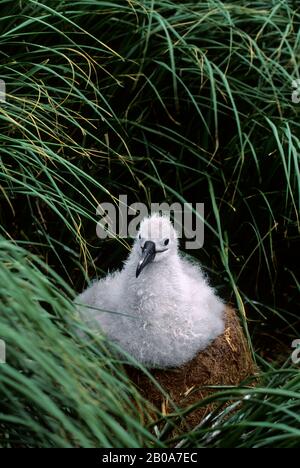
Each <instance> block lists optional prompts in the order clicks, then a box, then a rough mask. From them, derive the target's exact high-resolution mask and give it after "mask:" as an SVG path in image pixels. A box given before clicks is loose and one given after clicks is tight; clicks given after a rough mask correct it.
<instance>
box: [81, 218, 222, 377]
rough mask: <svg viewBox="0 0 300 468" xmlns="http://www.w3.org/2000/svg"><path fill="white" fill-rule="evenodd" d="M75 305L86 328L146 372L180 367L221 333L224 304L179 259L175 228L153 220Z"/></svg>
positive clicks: (144, 224)
mask: <svg viewBox="0 0 300 468" xmlns="http://www.w3.org/2000/svg"><path fill="white" fill-rule="evenodd" d="M167 239H168V241H167ZM147 241H148V242H147ZM149 241H150V242H149ZM146 242H147V244H146V245H145V243H146ZM166 244H167V245H166ZM154 248H155V257H154V258H153V255H154V251H153V249H154ZM146 257H147V258H146ZM145 258H146V259H145ZM138 265H140V266H139V267H138ZM137 267H138V271H137ZM137 275H138V277H137ZM76 303H80V304H82V306H79V307H78V310H79V312H80V316H81V317H82V319H83V320H84V321H85V322H86V323H87V325H88V326H89V327H91V328H93V329H98V330H102V331H103V332H104V333H105V335H106V336H107V337H108V338H109V339H110V340H112V341H114V342H116V343H117V344H118V345H119V346H120V347H121V348H122V349H124V350H125V351H126V352H128V353H129V354H131V355H132V356H133V357H134V358H135V359H137V360H138V361H139V362H141V363H142V364H144V365H145V366H148V367H162V368H167V367H177V366H180V365H183V364H185V363H186V362H188V361H190V360H191V359H192V358H193V357H194V356H195V355H196V354H197V352H199V351H200V350H203V349H205V348H206V347H207V346H208V345H209V344H210V343H211V342H212V340H214V339H215V338H216V337H217V336H219V335H220V334H222V333H223V331H224V318H223V315H224V303H223V302H222V301H221V300H220V299H219V298H218V297H217V296H216V294H215V292H214V290H213V289H212V288H211V287H210V286H209V285H208V283H207V281H206V279H205V277H204V275H203V273H202V272H201V270H200V268H199V267H198V266H197V265H195V264H193V263H191V262H189V261H188V260H186V259H185V258H184V257H182V256H181V255H180V253H179V251H178V240H177V234H176V231H175V229H174V228H173V226H172V224H171V222H170V221H169V220H168V219H167V218H165V217H162V216H159V215H152V216H151V217H149V218H145V219H144V220H143V221H142V223H141V226H140V230H139V233H138V236H137V238H136V240H135V242H134V245H133V248H132V251H131V253H130V255H129V257H128V259H127V260H126V262H125V264H124V267H123V269H122V270H121V271H117V272H115V273H113V274H109V275H107V276H106V277H105V278H104V279H101V280H100V281H97V282H95V283H93V284H92V285H91V286H90V287H89V288H88V289H87V290H86V291H85V292H83V293H82V294H81V295H80V296H78V298H77V299H76ZM101 309H102V310H101ZM109 311H111V312H118V313H117V314H116V313H110V312H109ZM123 314H125V315H123Z"/></svg>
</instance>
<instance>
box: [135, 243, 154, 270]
mask: <svg viewBox="0 0 300 468" xmlns="http://www.w3.org/2000/svg"><path fill="white" fill-rule="evenodd" d="M154 257H155V243H154V242H152V241H146V242H145V244H144V247H143V253H142V258H141V260H140V261H139V263H138V266H137V269H136V275H135V276H136V278H137V277H138V276H139V275H140V273H141V271H142V270H143V269H144V268H145V266H146V265H148V263H150V262H152V261H153V260H154Z"/></svg>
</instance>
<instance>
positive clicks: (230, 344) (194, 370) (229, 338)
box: [127, 307, 257, 427]
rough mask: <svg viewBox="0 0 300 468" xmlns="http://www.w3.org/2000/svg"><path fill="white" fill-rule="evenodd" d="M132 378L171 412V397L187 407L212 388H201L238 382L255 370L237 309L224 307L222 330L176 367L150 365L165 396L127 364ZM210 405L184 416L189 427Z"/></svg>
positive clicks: (208, 410)
mask: <svg viewBox="0 0 300 468" xmlns="http://www.w3.org/2000/svg"><path fill="white" fill-rule="evenodd" d="M127 372H128V375H129V377H130V378H131V380H132V381H133V382H134V383H135V384H136V385H137V387H138V388H139V390H140V392H141V393H142V395H143V396H144V397H145V398H146V399H147V400H148V401H149V402H150V403H152V404H153V405H154V406H156V407H157V408H158V409H159V410H162V411H163V412H164V413H165V414H168V413H170V412H172V405H171V404H170V401H173V402H174V403H175V404H176V405H177V406H178V407H180V408H186V407H188V406H190V405H192V404H195V403H197V402H198V401H199V400H202V399H203V398H205V397H207V396H208V395H209V394H210V393H211V392H212V390H211V389H209V388H203V387H206V386H212V385H238V384H240V383H241V382H242V381H243V380H245V379H246V378H247V377H250V376H253V375H255V374H256V372H257V368H256V366H255V364H254V361H253V358H252V355H251V352H250V349H249V346H248V343H247V340H246V338H245V336H244V332H243V330H242V327H241V325H240V322H239V319H238V317H237V315H236V312H235V311H234V310H233V309H232V308H230V307H227V308H226V324H225V332H224V334H223V335H221V336H219V337H218V338H217V339H216V340H215V341H214V342H213V343H212V344H211V345H210V346H209V347H208V348H207V349H205V350H204V351H202V352H200V353H198V354H197V356H196V357H195V358H194V359H193V360H192V361H190V362H189V363H187V364H185V365H184V366H181V367H179V368H176V369H168V370H161V369H152V370H151V371H150V373H151V375H152V376H153V377H154V378H155V379H156V380H157V382H158V383H159V385H160V386H161V387H162V388H163V389H164V390H165V392H166V393H167V394H168V396H169V398H168V399H167V400H166V398H165V396H164V395H162V393H161V392H160V390H159V389H158V388H157V387H156V386H155V384H154V383H153V382H151V380H150V379H149V378H148V377H147V376H146V375H145V374H144V373H143V372H142V371H140V370H139V369H137V368H133V367H127ZM212 409H213V405H208V406H205V407H201V408H198V409H196V410H195V411H193V412H192V413H190V414H189V415H188V417H187V419H186V423H188V424H189V425H190V426H191V427H194V426H196V425H197V424H199V422H200V421H201V420H202V419H203V418H204V417H205V415H206V414H207V413H208V412H210V411H211V410H212Z"/></svg>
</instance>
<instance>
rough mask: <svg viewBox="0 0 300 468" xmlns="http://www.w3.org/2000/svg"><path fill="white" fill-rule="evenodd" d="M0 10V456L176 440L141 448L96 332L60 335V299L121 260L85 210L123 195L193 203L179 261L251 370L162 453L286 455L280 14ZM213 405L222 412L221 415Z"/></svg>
mask: <svg viewBox="0 0 300 468" xmlns="http://www.w3.org/2000/svg"><path fill="white" fill-rule="evenodd" d="M0 11H1V17H0V78H1V79H4V80H5V82H6V88H7V97H6V102H5V103H2V102H1V103H0V147H1V150H0V151H1V153H0V188H1V192H0V193H1V195H0V196H1V213H0V225H1V239H0V247H1V249H0V255H1V266H0V275H1V279H2V281H1V283H0V284H1V286H0V291H1V302H2V306H1V317H0V339H5V340H6V341H7V343H8V364H6V365H3V366H2V365H1V367H0V371H1V372H0V393H1V401H2V403H1V409H0V437H1V440H0V444H1V445H3V446H6V445H17V446H18V445H19V446H36V445H40V446H56V445H58V446H69V445H82V446H127V447H129V446H131V445H132V446H143V445H147V446H150V445H152V444H154V445H157V446H158V445H160V444H162V445H164V444H166V445H171V444H173V443H180V441H178V440H177V441H171V440H168V439H167V437H165V436H164V434H165V433H167V431H162V433H161V434H157V433H156V437H155V438H154V436H153V431H152V426H153V424H155V422H154V421H153V420H150V419H149V417H148V416H147V414H146V410H145V411H144V408H145V405H144V404H143V403H142V402H141V401H142V400H141V397H140V396H139V395H138V394H137V392H136V391H135V389H134V388H132V386H131V385H130V384H129V383H128V382H127V380H126V376H125V374H124V372H123V371H122V365H121V363H120V362H118V361H117V360H116V359H115V358H113V357H112V356H110V355H109V354H108V352H107V350H106V346H105V343H104V342H103V339H101V338H100V337H94V338H93V339H95V340H96V342H95V343H94V342H93V339H92V341H91V342H89V343H88V344H87V345H83V343H82V341H81V340H80V338H79V337H78V336H77V335H76V334H75V333H74V332H73V331H72V330H73V325H74V324H73V320H76V319H75V318H74V314H73V313H74V310H73V306H72V304H71V300H72V298H73V297H74V290H76V291H80V290H82V288H83V287H84V285H85V284H86V282H87V280H88V278H91V277H94V276H96V275H97V274H98V275H101V274H102V273H103V272H105V271H107V269H108V268H113V267H114V266H118V265H119V264H120V262H121V260H122V259H123V258H124V257H125V256H126V254H127V249H128V248H129V243H128V242H127V240H124V239H115V240H109V241H105V242H102V243H101V244H100V242H99V240H98V239H97V237H96V232H95V222H96V221H97V216H96V208H97V206H98V204H99V203H101V202H103V201H111V200H114V201H115V202H116V200H117V198H118V195H119V194H127V195H128V202H129V203H131V202H134V201H143V202H147V203H150V202H151V201H169V202H173V201H180V202H184V201H186V202H189V203H195V202H204V203H205V210H206V213H205V217H206V231H205V235H206V237H205V245H204V248H203V249H202V250H201V251H199V252H195V256H196V257H197V258H198V259H199V260H200V261H201V262H202V264H203V266H204V268H206V269H207V270H208V271H209V274H210V276H211V277H212V280H213V282H214V284H215V285H216V286H217V287H218V289H219V291H220V294H222V295H223V296H224V297H225V298H227V299H228V301H231V302H233V303H234V304H235V305H236V307H237V308H238V309H239V311H240V314H241V318H242V320H243V323H244V327H245V330H246V332H247V334H248V338H249V340H250V341H251V343H252V346H253V349H255V350H257V351H259V354H258V355H257V358H258V360H259V363H260V364H261V367H262V371H263V372H264V375H263V377H262V383H261V387H259V388H256V389H255V390H254V389H251V388H240V389H226V390H222V389H218V390H217V389H216V394H215V396H214V398H215V399H217V400H218V401H220V412H219V414H215V415H211V417H210V418H209V419H208V420H207V421H206V422H205V423H203V425H202V426H201V427H200V428H198V429H197V430H195V431H192V432H191V433H187V434H183V435H182V436H181V439H180V440H182V441H183V442H182V443H183V444H186V445H201V446H202V445H204V446H248V447H250V446H270V445H274V446H276V445H283V446H296V445H299V417H298V416H297V414H298V413H299V408H298V406H299V403H298V401H299V379H298V373H299V370H298V368H297V366H296V365H292V364H291V363H290V356H289V354H290V352H291V351H292V350H291V349H290V343H291V342H292V340H293V339H295V338H297V337H299V317H298V310H299V301H298V302H297V298H298V291H299V279H298V278H297V269H296V268H297V264H296V261H295V258H296V252H297V249H299V201H300V190H299V188H300V172H299V150H300V148H299V104H295V103H293V102H292V98H291V95H292V86H291V84H292V80H295V79H299V78H300V76H299V50H300V33H299V31H300V29H299V24H300V13H299V9H297V4H296V2H293V1H288V0H285V1H280V2H278V1H276V2H275V1H270V2H258V1H253V2H251V1H250V2H249V1H247V2H246V1H230V2H222V1H217V0H208V1H207V2H196V1H190V2H177V1H170V0H165V1H155V0H152V1H151V0H144V1H134V2H127V1H116V2H109V1H100V0H95V1H92V0H82V1H81V0H79V1H73V2H72V1H71V2H67V1H65V0H52V1H33V0H27V1H26V2H25V1H20V2H12V1H11V0H0ZM267 347H268V348H271V349H272V350H273V351H272V352H271V353H270V352H267V351H266V348H267ZM266 353H267V354H266ZM277 354H279V356H277ZM277 358H278V359H277ZM276 360H277V361H280V362H277V363H276V364H275V363H273V364H271V363H270V362H271V361H276ZM284 361H286V364H284V365H283V364H282V362H284ZM282 365H283V367H281V366H282ZM247 395H251V398H247V399H244V397H245V396H247ZM297 395H298V397H297ZM233 398H235V399H236V400H237V401H240V400H242V401H243V403H242V405H238V411H237V412H235V413H234V414H229V416H226V417H223V416H222V405H223V403H225V402H226V401H228V400H232V399H233ZM132 401H135V402H136V404H135V405H133V403H132ZM199 404H200V405H203V404H205V402H199ZM142 408H143V409H142ZM175 416H176V415H175ZM175 416H174V417H175ZM159 417H160V416H159V415H157V418H158V419H159ZM170 418H171V420H172V417H170ZM216 431H217V432H216Z"/></svg>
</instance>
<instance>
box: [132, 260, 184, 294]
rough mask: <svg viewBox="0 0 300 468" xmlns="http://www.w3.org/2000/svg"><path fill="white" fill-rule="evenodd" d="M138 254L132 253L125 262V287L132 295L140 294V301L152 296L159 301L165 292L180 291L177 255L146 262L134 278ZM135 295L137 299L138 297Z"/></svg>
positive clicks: (179, 266) (180, 271)
mask: <svg viewBox="0 0 300 468" xmlns="http://www.w3.org/2000/svg"><path fill="white" fill-rule="evenodd" d="M138 261H139V256H138V255H137V254H134V253H132V255H131V256H130V257H129V259H128V261H127V262H126V264H125V267H124V270H125V271H126V276H127V280H128V279H129V281H128V282H127V287H128V288H129V289H130V292H131V294H132V295H137V296H138V297H139V296H140V298H141V301H145V300H147V299H149V298H152V299H151V300H153V301H160V300H161V299H162V298H163V297H164V295H165V294H169V295H172V292H173V293H174V292H176V293H178V292H180V290H181V288H182V265H181V262H180V257H179V256H178V255H173V256H170V257H169V258H167V259H164V260H162V261H158V262H152V263H150V264H148V265H147V266H146V267H145V268H144V269H143V271H142V272H141V273H140V275H139V277H138V278H136V267H137V264H138ZM138 297H137V299H138Z"/></svg>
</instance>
